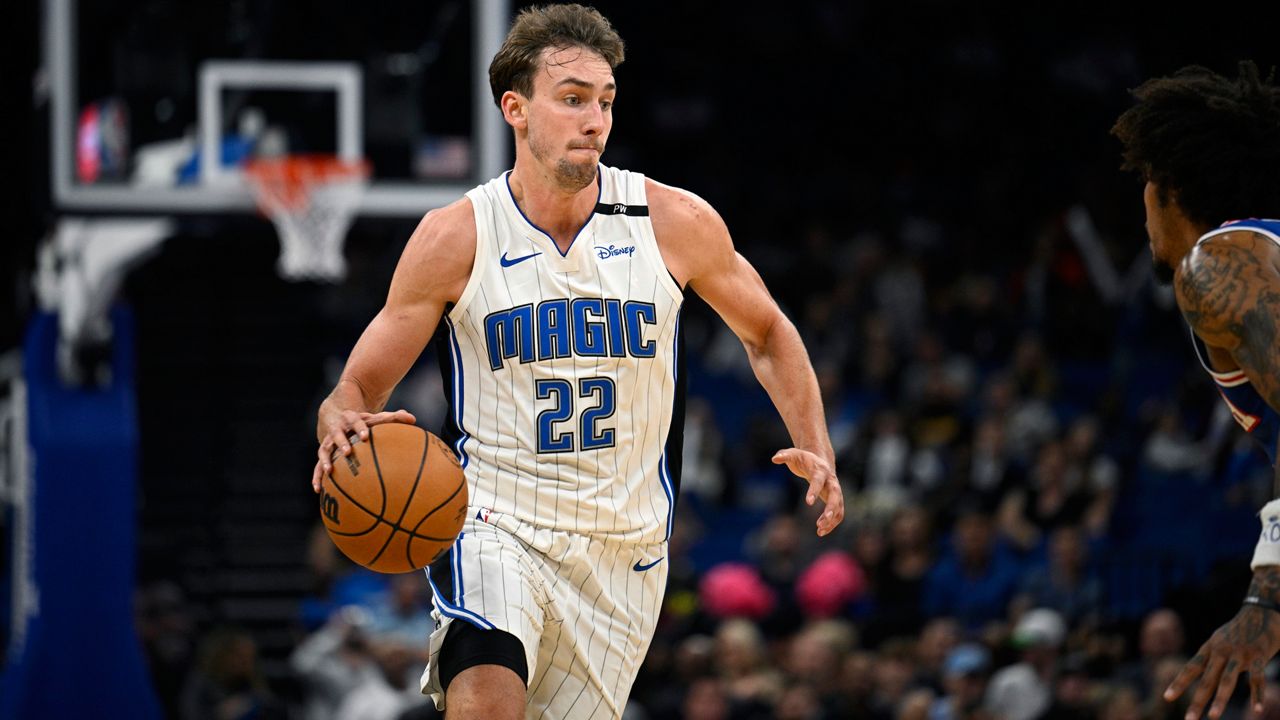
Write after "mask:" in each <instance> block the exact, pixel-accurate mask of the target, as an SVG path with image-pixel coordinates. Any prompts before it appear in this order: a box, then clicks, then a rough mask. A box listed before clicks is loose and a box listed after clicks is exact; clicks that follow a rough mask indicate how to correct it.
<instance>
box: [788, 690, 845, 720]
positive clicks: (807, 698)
mask: <svg viewBox="0 0 1280 720" xmlns="http://www.w3.org/2000/svg"><path fill="white" fill-rule="evenodd" d="M773 717H775V718H777V720H825V719H826V718H834V717H835V716H834V715H832V714H830V713H828V712H824V711H823V709H822V705H821V703H820V702H819V700H818V694H817V692H815V690H814V688H813V686H811V685H809V684H807V683H803V682H797V683H793V684H791V685H788V686H787V688H786V689H785V690H783V691H782V697H780V698H778V705H777V707H776V708H774V715H773Z"/></svg>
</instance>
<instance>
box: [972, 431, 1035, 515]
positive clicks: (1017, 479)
mask: <svg viewBox="0 0 1280 720" xmlns="http://www.w3.org/2000/svg"><path fill="white" fill-rule="evenodd" d="M968 471H969V472H968V482H967V483H966V485H965V486H964V487H963V488H960V493H959V494H960V495H964V494H971V495H973V496H975V497H977V498H979V499H980V500H981V501H982V504H983V505H985V506H987V507H996V506H997V505H998V504H999V501H1000V498H1002V497H1004V495H1005V493H1007V492H1008V491H1009V490H1010V489H1011V488H1013V487H1017V486H1019V485H1020V484H1021V482H1022V478H1023V475H1024V474H1025V473H1024V472H1023V471H1022V468H1021V466H1019V465H1018V464H1016V463H1015V462H1014V461H1013V459H1012V458H1011V457H1010V455H1009V448H1008V442H1007V433H1006V431H1005V424H1004V420H1003V419H1002V418H1000V417H999V416H996V415H985V416H984V417H983V418H982V419H981V420H980V421H979V422H978V425H977V428H976V429H975V430H974V437H973V447H972V451H971V453H970V457H969V468H968Z"/></svg>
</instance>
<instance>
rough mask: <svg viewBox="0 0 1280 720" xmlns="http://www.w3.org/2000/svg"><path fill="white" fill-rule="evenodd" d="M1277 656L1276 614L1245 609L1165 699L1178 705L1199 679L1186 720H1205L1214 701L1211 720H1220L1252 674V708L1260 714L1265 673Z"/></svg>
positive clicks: (1206, 647) (1207, 646)
mask: <svg viewBox="0 0 1280 720" xmlns="http://www.w3.org/2000/svg"><path fill="white" fill-rule="evenodd" d="M1277 651H1280V615H1277V614H1276V611H1275V610H1270V609H1268V608H1262V607H1257V606H1252V605H1246V606H1244V607H1242V608H1240V611H1239V612H1238V613H1236V616H1235V617H1233V618H1232V619H1231V620H1229V621H1227V623H1226V624H1225V625H1223V626H1222V627H1220V628H1218V631H1217V632H1215V633H1214V634H1213V637H1211V638H1209V641H1208V642H1206V643H1205V644H1204V645H1203V646H1201V648H1200V651H1199V652H1197V653H1196V655H1195V657H1193V658H1191V660H1189V661H1187V664H1186V665H1185V666H1183V668H1182V671H1181V672H1179V673H1178V676H1177V677H1176V678H1174V680H1173V683H1172V684H1171V685H1169V688H1168V689H1167V690H1165V691H1164V699H1165V700H1166V701H1173V700H1176V699H1178V697H1180V696H1181V695H1182V694H1183V693H1184V692H1186V691H1187V689H1188V688H1189V687H1191V684H1192V683H1193V682H1195V681H1196V680H1197V679H1198V680H1199V684H1198V686H1197V687H1196V691H1195V694H1194V695H1193V696H1192V697H1191V704H1190V706H1189V707H1188V709H1187V714H1186V718H1185V720H1200V718H1201V716H1202V715H1203V713H1204V709H1205V706H1206V705H1209V700H1210V699H1212V700H1213V705H1212V706H1211V707H1210V708H1209V713H1208V716H1209V717H1210V718H1212V720H1218V718H1221V717H1222V713H1223V712H1224V711H1226V708H1227V702H1228V701H1229V700H1230V699H1231V693H1232V692H1233V691H1234V690H1235V689H1236V680H1237V679H1239V677H1240V675H1242V674H1247V675H1248V676H1249V704H1250V706H1251V707H1252V708H1253V710H1254V712H1258V713H1260V712H1262V690H1263V684H1264V683H1265V682H1266V676H1265V674H1264V672H1263V670H1264V668H1265V667H1266V665H1267V663H1268V662H1269V661H1270V660H1271V658H1272V657H1274V656H1275V654H1276V652H1277Z"/></svg>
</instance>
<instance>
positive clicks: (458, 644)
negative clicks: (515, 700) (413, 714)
mask: <svg viewBox="0 0 1280 720" xmlns="http://www.w3.org/2000/svg"><path fill="white" fill-rule="evenodd" d="M436 662H437V663H439V665H440V687H442V688H444V690H445V692H446V693H448V691H449V683H451V682H453V679H454V678H455V677H457V676H458V674H459V673H461V672H462V671H463V670H466V669H467V668H470V667H475V666H476V665H501V666H502V667H506V668H511V669H512V670H513V671H515V673H516V674H517V675H519V676H520V681H521V682H523V683H524V684H525V685H528V684H529V663H528V661H527V660H525V656H524V644H523V643H521V642H520V639H519V638H517V637H516V636H515V635H512V634H511V633H509V632H507V631H505V630H497V629H494V630H481V629H480V628H478V627H476V626H475V625H472V624H471V623H469V622H467V621H466V620H456V619H455V620H453V621H451V622H450V623H449V630H448V631H447V632H446V633H445V636H444V644H443V645H441V646H440V654H439V656H438V657H437V658H436Z"/></svg>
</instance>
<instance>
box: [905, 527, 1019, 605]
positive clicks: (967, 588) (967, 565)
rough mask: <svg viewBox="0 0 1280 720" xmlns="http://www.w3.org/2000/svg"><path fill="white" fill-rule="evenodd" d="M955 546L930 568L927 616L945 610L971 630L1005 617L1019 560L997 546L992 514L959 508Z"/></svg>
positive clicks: (926, 591) (925, 597) (1014, 586)
mask: <svg viewBox="0 0 1280 720" xmlns="http://www.w3.org/2000/svg"><path fill="white" fill-rule="evenodd" d="M960 512H961V514H960V516H959V517H958V518H957V520H956V523H955V529H954V531H953V533H952V536H953V545H954V549H953V552H952V553H950V554H948V555H946V556H944V557H943V558H942V559H941V560H940V561H939V562H938V563H937V564H936V565H934V567H933V569H932V570H930V571H929V575H928V578H927V579H926V581H925V592H924V599H923V606H924V611H925V614H926V615H928V616H930V617H937V616H940V615H948V616H951V617H954V618H956V619H957V620H959V621H960V623H961V625H963V626H964V627H965V628H967V629H969V630H976V629H978V628H980V627H981V626H982V625H983V624H984V623H986V622H990V621H992V620H998V619H1001V618H1003V617H1004V615H1005V612H1006V610H1007V608H1008V605H1009V601H1010V600H1011V599H1012V598H1013V593H1014V590H1015V589H1016V584H1017V582H1018V572H1017V566H1016V565H1015V564H1014V563H1013V561H1012V560H1011V559H1009V558H1008V556H1007V555H1006V554H1005V553H1003V552H1000V551H999V550H998V549H997V547H996V537H995V530H994V529H993V527H992V521H991V516H990V515H988V514H986V513H985V512H984V511H983V510H982V509H981V508H977V507H974V506H969V507H965V508H962V509H961V511H960Z"/></svg>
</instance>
